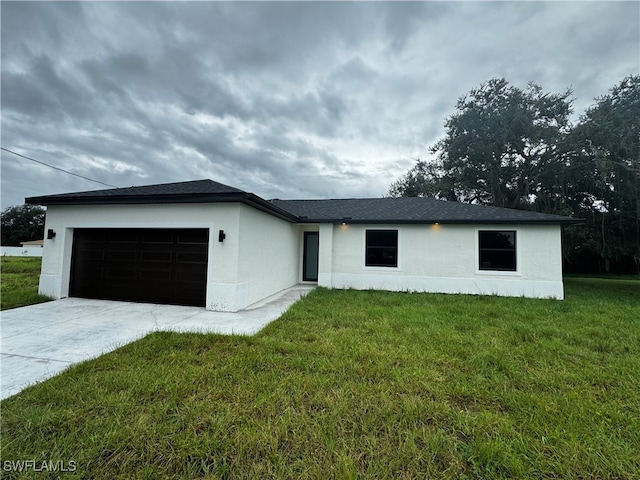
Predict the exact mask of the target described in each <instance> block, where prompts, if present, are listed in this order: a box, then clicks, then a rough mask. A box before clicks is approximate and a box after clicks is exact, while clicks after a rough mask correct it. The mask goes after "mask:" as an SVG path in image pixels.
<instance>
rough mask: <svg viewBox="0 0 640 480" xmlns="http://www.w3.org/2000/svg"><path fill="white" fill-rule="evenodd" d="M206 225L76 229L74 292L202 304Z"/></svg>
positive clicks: (93, 295) (116, 298)
mask: <svg viewBox="0 0 640 480" xmlns="http://www.w3.org/2000/svg"><path fill="white" fill-rule="evenodd" d="M208 245H209V230H208V229H155V228H154V229H129V228H125V229H103V228H90V229H76V230H75V231H74V236H73V253H72V259H71V285H70V288H69V294H70V296H74V297H84V298H100V299H105V300H124V301H132V302H150V303H167V304H176V305H195V306H204V305H205V301H206V285H207V263H208Z"/></svg>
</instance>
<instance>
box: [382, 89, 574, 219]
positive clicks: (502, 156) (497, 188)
mask: <svg viewBox="0 0 640 480" xmlns="http://www.w3.org/2000/svg"><path fill="white" fill-rule="evenodd" d="M570 96H571V91H570V90H567V91H566V92H565V93H562V94H547V93H543V92H542V88H541V87H540V86H538V85H535V84H533V83H530V84H529V85H528V87H527V88H526V89H525V90H521V89H519V88H517V87H513V86H510V85H509V83H508V82H507V81H506V80H505V79H492V80H489V81H488V82H486V83H484V84H482V85H481V86H480V88H477V89H473V90H471V92H469V94H467V95H466V96H464V97H462V98H460V99H459V100H458V103H457V104H456V113H454V114H453V115H452V116H451V117H449V118H448V119H447V120H446V122H445V128H446V136H445V137H444V138H443V139H441V140H440V141H439V142H437V143H436V144H435V145H434V146H433V147H432V149H431V152H432V153H434V154H436V155H437V158H436V161H435V162H434V163H431V164H428V163H425V162H421V161H419V162H418V164H417V165H416V166H415V167H414V168H413V169H412V170H410V171H409V172H408V173H407V174H406V175H405V176H404V177H403V178H401V179H400V180H398V181H397V182H396V183H395V184H393V185H392V186H391V188H390V190H389V194H390V195H395V196H399V195H400V196H405V195H407V194H412V195H413V194H415V191H416V189H419V190H421V192H422V194H425V195H435V196H436V197H439V198H446V199H457V200H459V201H463V202H468V203H479V204H487V205H497V206H500V207H510V208H525V209H534V210H541V211H549V210H551V209H557V205H555V204H556V203H557V202H558V201H561V199H562V195H561V194H560V193H559V192H558V191H557V189H555V188H553V187H552V188H549V185H548V184H547V183H546V182H545V181H544V180H545V179H546V178H545V176H551V177H553V175H554V174H560V170H561V169H560V168H559V165H555V160H556V159H557V158H558V148H559V145H560V144H561V139H562V138H563V137H564V136H565V135H566V134H567V133H568V131H569V129H570V125H569V120H568V117H569V114H570V113H571V103H572V100H571V99H570Z"/></svg>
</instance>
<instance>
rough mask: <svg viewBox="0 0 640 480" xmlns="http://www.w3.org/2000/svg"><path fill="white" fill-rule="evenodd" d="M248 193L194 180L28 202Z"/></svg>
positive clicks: (113, 189) (79, 201)
mask: <svg viewBox="0 0 640 480" xmlns="http://www.w3.org/2000/svg"><path fill="white" fill-rule="evenodd" d="M237 193H246V192H243V191H242V190H240V189H238V188H235V187H230V186H229V185H224V184H222V183H218V182H214V181H213V180H194V181H191V182H178V183H161V184H158V185H143V186H141V187H125V188H109V189H106V190H91V191H88V192H73V193H62V194H59V195H46V196H43V197H31V198H27V199H26V200H27V203H35V202H38V201H42V202H46V203H42V204H43V205H55V204H57V203H81V201H82V200H87V201H89V200H90V199H94V200H97V199H105V203H106V201H109V200H115V199H116V198H133V197H136V198H138V199H140V200H142V199H144V198H145V197H147V198H158V197H164V196H193V195H220V194H237Z"/></svg>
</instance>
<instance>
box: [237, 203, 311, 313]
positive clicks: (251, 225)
mask: <svg viewBox="0 0 640 480" xmlns="http://www.w3.org/2000/svg"><path fill="white" fill-rule="evenodd" d="M239 218H240V228H239V231H238V236H239V237H238V238H239V250H238V253H237V255H238V258H239V263H238V286H239V295H238V298H239V299H241V300H242V301H241V302H240V303H241V306H240V308H244V307H247V306H249V305H251V304H253V303H256V302H258V301H260V300H262V299H264V298H266V297H268V296H270V295H273V294H274V293H277V292H279V291H281V290H284V289H285V288H289V287H291V286H293V285H295V284H297V283H298V278H299V277H298V272H299V270H300V268H299V265H300V264H299V262H298V257H299V249H300V243H299V241H298V238H299V234H298V228H297V227H296V225H294V224H292V223H290V222H287V221H286V220H281V219H279V218H277V217H274V216H273V215H269V214H267V213H264V212H261V211H260V210H256V209H255V208H251V207H248V206H246V205H240V217H239ZM225 242H226V240H225Z"/></svg>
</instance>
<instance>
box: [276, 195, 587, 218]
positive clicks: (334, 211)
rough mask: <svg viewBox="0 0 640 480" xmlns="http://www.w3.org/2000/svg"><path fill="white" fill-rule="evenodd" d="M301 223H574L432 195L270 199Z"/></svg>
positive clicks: (523, 211) (527, 212) (550, 216)
mask: <svg viewBox="0 0 640 480" xmlns="http://www.w3.org/2000/svg"><path fill="white" fill-rule="evenodd" d="M271 202H272V203H273V204H274V205H277V206H278V207H280V208H282V209H283V210H287V211H289V212H291V213H293V214H294V215H296V216H297V217H298V218H299V219H300V221H301V222H309V223H325V222H334V223H335V222H341V221H346V222H347V223H436V222H437V223H574V222H575V219H573V218H569V217H563V216H560V215H549V214H544V213H536V212H530V211H526V210H514V209H510V208H499V207H489V206H484V205H469V204H466V203H459V202H448V201H445V200H437V199H434V198H422V197H402V198H349V199H335V200H272V201H271Z"/></svg>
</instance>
